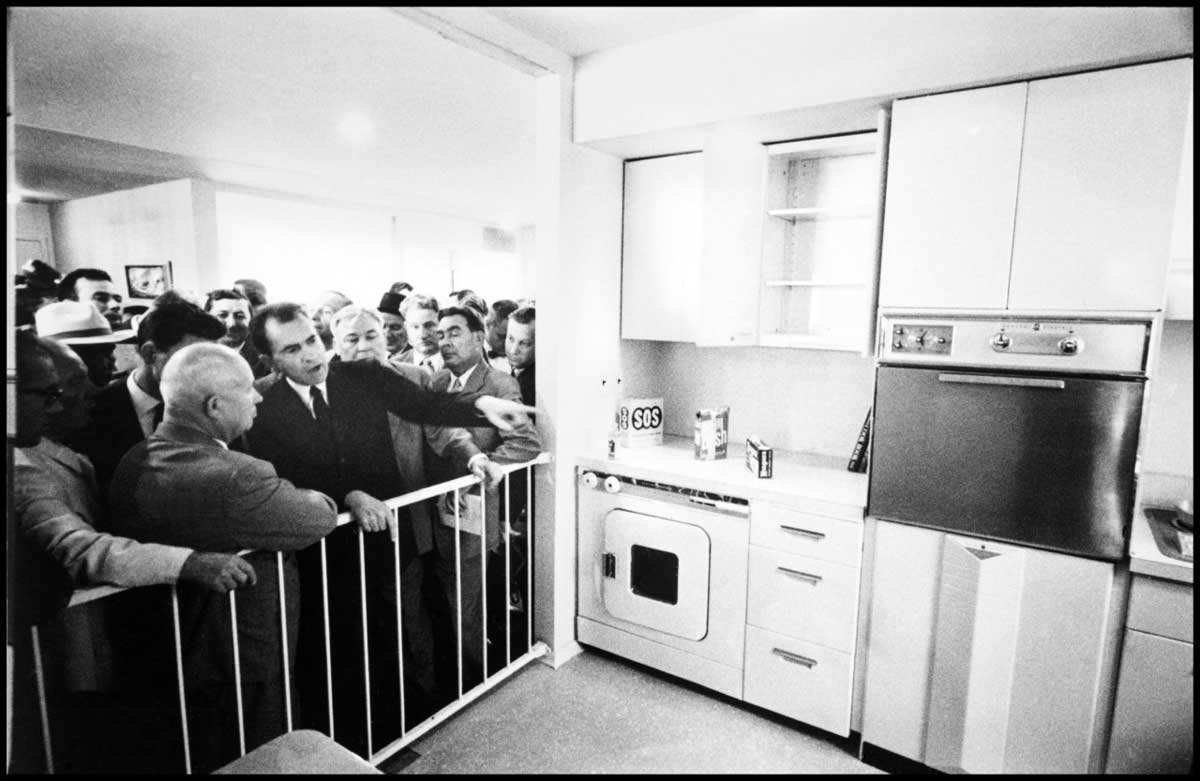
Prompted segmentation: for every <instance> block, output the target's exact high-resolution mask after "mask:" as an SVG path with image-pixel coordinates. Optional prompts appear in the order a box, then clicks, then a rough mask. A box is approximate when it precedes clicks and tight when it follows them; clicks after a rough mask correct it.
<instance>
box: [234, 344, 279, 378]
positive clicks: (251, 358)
mask: <svg viewBox="0 0 1200 781" xmlns="http://www.w3.org/2000/svg"><path fill="white" fill-rule="evenodd" d="M238 355H240V356H242V357H243V358H245V359H246V363H248V364H250V371H252V372H254V379H256V380H257V379H259V378H261V377H266V376H267V375H268V374H270V373H271V369H270V367H268V366H267V364H266V361H264V360H263V357H262V354H261V353H260V352H259V351H258V350H256V349H255V348H254V345H253V344H251V343H250V340H249V339H246V341H244V342H242V346H241V348H240V349H239V350H238Z"/></svg>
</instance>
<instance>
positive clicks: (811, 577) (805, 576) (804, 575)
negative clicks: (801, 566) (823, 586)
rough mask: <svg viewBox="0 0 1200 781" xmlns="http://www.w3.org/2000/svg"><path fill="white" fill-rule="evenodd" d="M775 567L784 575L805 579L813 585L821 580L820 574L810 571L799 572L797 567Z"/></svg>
mask: <svg viewBox="0 0 1200 781" xmlns="http://www.w3.org/2000/svg"><path fill="white" fill-rule="evenodd" d="M775 569H777V570H779V571H780V572H782V573H783V574H784V575H791V576H792V577H793V578H800V579H801V580H807V581H808V582H809V583H812V584H814V585H815V584H817V583H820V582H821V580H822V578H821V576H820V575H814V574H812V573H811V572H801V571H800V570H798V569H789V568H787V567H776V568H775Z"/></svg>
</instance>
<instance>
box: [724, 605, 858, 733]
mask: <svg viewBox="0 0 1200 781" xmlns="http://www.w3.org/2000/svg"><path fill="white" fill-rule="evenodd" d="M853 672H854V660H853V657H852V655H851V654H848V653H845V652H843V651H836V650H834V649H832V648H826V647H824V646H820V645H816V644H815V643H807V642H804V641H802V640H796V639H794V638H791V637H787V636H786V635H781V634H777V633H775V632H768V631H767V630H765V629H760V628H758V627H754V626H748V627H746V674H745V675H746V677H745V680H744V683H743V687H742V699H744V700H745V701H746V702H749V703H751V704H753V705H758V706H760V707H763V708H766V709H768V710H771V711H774V712H776V713H781V714H783V715H784V716H788V717H791V718H793V719H796V720H797V721H802V722H804V723H805V724H811V725H812V726H814V727H819V728H821V729H823V730H828V731H829V732H833V733H835V734H837V735H842V736H846V735H849V734H850V689H851V685H852V678H853Z"/></svg>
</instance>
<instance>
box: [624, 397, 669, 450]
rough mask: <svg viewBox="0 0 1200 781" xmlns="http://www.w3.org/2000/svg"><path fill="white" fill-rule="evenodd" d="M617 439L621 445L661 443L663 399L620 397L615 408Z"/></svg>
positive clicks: (636, 445)
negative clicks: (618, 404)
mask: <svg viewBox="0 0 1200 781" xmlns="http://www.w3.org/2000/svg"><path fill="white" fill-rule="evenodd" d="M617 438H618V439H617V441H618V442H619V443H620V445H621V446H622V447H652V446H654V445H661V444H662V443H663V399H662V396H659V397H658V398H656V399H622V400H621V404H620V406H619V407H618V408H617Z"/></svg>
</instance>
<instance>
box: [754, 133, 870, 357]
mask: <svg viewBox="0 0 1200 781" xmlns="http://www.w3.org/2000/svg"><path fill="white" fill-rule="evenodd" d="M880 123H881V125H883V126H885V127H886V117H881V120H880ZM883 135H885V131H880V132H868V133H852V134H848V135H841V136H833V137H828V138H816V139H808V140H802V141H794V142H789V143H780V144H770V145H768V146H767V154H768V163H767V177H766V180H767V181H766V187H767V194H766V201H767V212H766V215H767V216H766V221H765V223H764V225H763V226H762V237H763V238H762V244H763V251H762V272H761V274H762V289H761V292H760V302H761V303H760V306H759V328H758V330H759V344H761V345H764V346H771V347H807V348H822V349H835V350H852V351H855V352H864V353H865V352H869V351H870V349H871V346H872V336H873V330H874V320H875V301H876V281H877V276H878V268H879V219H880V208H879V207H880V203H879V201H880V195H881V186H882V176H883V174H882V150H881V148H880V137H881V136H883Z"/></svg>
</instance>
